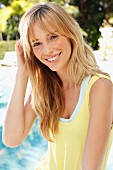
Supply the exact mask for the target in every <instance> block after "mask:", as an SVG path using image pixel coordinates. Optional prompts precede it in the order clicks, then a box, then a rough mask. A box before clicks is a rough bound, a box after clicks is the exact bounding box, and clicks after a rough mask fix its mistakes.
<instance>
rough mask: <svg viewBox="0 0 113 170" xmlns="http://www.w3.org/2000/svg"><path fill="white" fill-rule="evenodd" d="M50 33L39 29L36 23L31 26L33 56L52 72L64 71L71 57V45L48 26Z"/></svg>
mask: <svg viewBox="0 0 113 170" xmlns="http://www.w3.org/2000/svg"><path fill="white" fill-rule="evenodd" d="M47 28H49V31H50V33H48V32H46V31H44V30H43V29H41V28H40V27H39V26H38V24H37V23H35V24H34V26H33V35H34V37H35V38H34V39H32V40H31V45H32V49H33V52H34V54H35V56H36V57H37V58H38V59H39V60H40V61H41V62H42V63H43V64H45V65H46V66H48V67H49V68H50V69H51V70H52V71H56V72H61V71H66V69H67V65H68V61H69V59H70V56H71V43H70V40H69V39H68V38H66V37H65V36H62V35H60V34H59V33H58V32H57V31H56V30H54V29H53V28H52V27H50V26H48V27H47Z"/></svg>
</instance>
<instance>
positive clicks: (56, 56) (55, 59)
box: [46, 52, 61, 62]
mask: <svg viewBox="0 0 113 170" xmlns="http://www.w3.org/2000/svg"><path fill="white" fill-rule="evenodd" d="M60 54H61V52H60V53H59V54H57V55H55V56H54V57H51V58H48V59H46V60H47V61H49V62H53V61H57V59H58V58H59V56H60Z"/></svg>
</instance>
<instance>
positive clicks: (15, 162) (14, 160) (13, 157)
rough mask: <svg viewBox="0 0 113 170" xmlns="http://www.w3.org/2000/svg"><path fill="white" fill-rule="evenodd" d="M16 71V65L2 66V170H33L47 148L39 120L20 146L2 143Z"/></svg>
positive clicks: (0, 78)
mask: <svg viewBox="0 0 113 170" xmlns="http://www.w3.org/2000/svg"><path fill="white" fill-rule="evenodd" d="M15 73H16V67H12V68H11V67H0V170H33V169H34V168H35V167H36V164H37V162H38V161H39V159H40V158H41V157H42V156H43V155H44V153H45V152H46V150H47V141H45V140H44V139H43V137H42V136H41V135H40V133H39V129H38V120H36V122H35V123H34V125H33V127H32V129H31V131H30V133H29V135H28V136H27V138H26V139H25V140H24V141H23V142H22V144H21V145H20V146H19V147H16V148H9V147H6V146H5V145H4V144H3V143H2V125H3V122H4V118H5V112H6V106H7V102H8V100H9V99H10V96H11V93H12V89H13V86H14V79H15Z"/></svg>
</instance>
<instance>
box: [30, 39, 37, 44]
mask: <svg viewBox="0 0 113 170" xmlns="http://www.w3.org/2000/svg"><path fill="white" fill-rule="evenodd" d="M37 41H39V39H35V40H32V41H31V43H34V42H37Z"/></svg>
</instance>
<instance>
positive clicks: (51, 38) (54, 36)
mask: <svg viewBox="0 0 113 170" xmlns="http://www.w3.org/2000/svg"><path fill="white" fill-rule="evenodd" d="M57 37H58V35H52V36H50V40H53V39H55V38H57Z"/></svg>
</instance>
